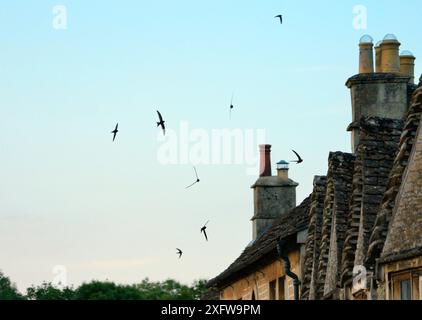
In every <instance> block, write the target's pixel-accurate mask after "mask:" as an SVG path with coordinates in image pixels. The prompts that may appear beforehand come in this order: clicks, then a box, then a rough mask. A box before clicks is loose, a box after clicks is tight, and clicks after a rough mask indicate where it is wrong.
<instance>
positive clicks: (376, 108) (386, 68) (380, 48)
mask: <svg viewBox="0 0 422 320" xmlns="http://www.w3.org/2000/svg"><path fill="white" fill-rule="evenodd" d="M372 41H373V40H372V38H371V37H370V36H367V35H366V36H363V37H362V38H361V39H360V43H359V48H360V49H359V52H360V53H359V71H360V73H359V74H357V75H355V76H353V77H351V78H350V79H349V80H347V83H346V86H347V87H348V88H349V89H350V92H351V96H352V123H351V124H350V125H349V127H348V129H347V130H348V131H350V132H351V136H352V139H351V140H352V143H351V144H352V152H355V151H356V148H357V146H358V144H359V139H360V129H359V123H360V119H361V118H362V117H363V116H366V117H380V118H388V119H403V118H404V117H405V115H406V112H407V110H408V107H409V94H408V93H409V91H408V90H409V89H411V87H410V86H411V84H410V83H411V81H412V80H411V78H412V75H413V73H414V57H413V55H411V54H410V55H409V54H407V53H406V52H405V53H404V54H402V57H401V58H400V56H399V47H400V42H399V41H398V40H397V38H396V37H395V36H394V35H392V34H387V35H386V36H385V37H384V40H383V41H382V42H380V43H377V45H376V46H375V56H376V60H375V66H376V67H375V70H376V71H377V72H376V73H375V72H373V58H372V57H373V50H372ZM371 61H372V62H371ZM400 62H401V63H400ZM371 70H372V71H371Z"/></svg>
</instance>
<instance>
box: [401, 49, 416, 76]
mask: <svg viewBox="0 0 422 320" xmlns="http://www.w3.org/2000/svg"><path fill="white" fill-rule="evenodd" d="M415 60H416V58H415V56H414V55H413V53H411V52H410V51H403V52H402V53H401V55H400V73H401V74H402V75H403V76H405V77H409V78H410V80H409V83H410V84H415Z"/></svg>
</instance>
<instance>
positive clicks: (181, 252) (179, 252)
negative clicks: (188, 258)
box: [176, 248, 183, 259]
mask: <svg viewBox="0 0 422 320" xmlns="http://www.w3.org/2000/svg"><path fill="white" fill-rule="evenodd" d="M176 250H177V254H178V255H179V259H180V258H181V257H182V254H183V251H182V250H180V249H179V248H176Z"/></svg>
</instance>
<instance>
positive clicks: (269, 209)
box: [251, 145, 299, 240]
mask: <svg viewBox="0 0 422 320" xmlns="http://www.w3.org/2000/svg"><path fill="white" fill-rule="evenodd" d="M259 149H260V152H261V163H260V173H259V175H260V177H259V178H258V180H257V181H256V182H255V184H254V185H253V186H252V187H251V188H252V189H253V192H254V215H253V217H252V219H251V221H252V238H253V240H256V239H257V238H259V237H260V236H261V235H262V234H263V233H264V232H265V231H266V230H267V229H268V227H270V226H271V225H272V224H273V222H274V221H275V220H276V219H277V218H279V217H281V216H282V215H283V214H286V213H288V212H289V211H290V210H292V209H293V208H295V207H296V187H297V186H298V185H299V184H298V183H296V182H294V181H293V180H291V179H289V177H288V163H287V162H283V163H278V164H277V169H278V170H277V171H278V175H277V176H272V173H271V146H270V145H261V146H259Z"/></svg>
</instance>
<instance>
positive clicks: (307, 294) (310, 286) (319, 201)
mask: <svg viewBox="0 0 422 320" xmlns="http://www.w3.org/2000/svg"><path fill="white" fill-rule="evenodd" d="M326 187H327V177H326V176H316V177H315V178H314V188H313V191H312V196H311V206H310V208H309V228H308V236H307V239H306V246H305V262H304V265H303V272H302V274H303V279H302V294H301V299H303V300H306V299H311V300H313V299H315V281H316V278H317V277H316V272H315V269H316V266H317V263H318V258H319V252H320V251H319V249H320V244H321V228H322V214H323V210H324V199H325V193H326V190H327V189H326Z"/></svg>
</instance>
